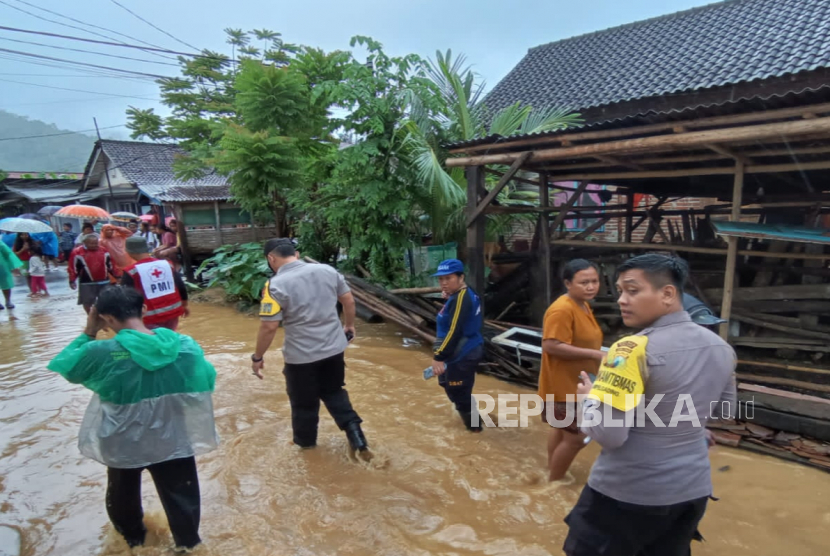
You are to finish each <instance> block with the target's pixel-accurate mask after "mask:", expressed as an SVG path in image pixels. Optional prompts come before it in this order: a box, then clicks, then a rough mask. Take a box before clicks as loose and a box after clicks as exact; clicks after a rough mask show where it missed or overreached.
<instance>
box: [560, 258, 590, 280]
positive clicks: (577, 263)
mask: <svg viewBox="0 0 830 556" xmlns="http://www.w3.org/2000/svg"><path fill="white" fill-rule="evenodd" d="M589 268H593V269H594V270H596V271H597V273H599V267H597V265H595V264H594V263H592V262H591V261H588V260H586V259H573V260H570V261H568V262H567V263H565V266H564V267H563V268H562V279H563V280H566V281H568V282H571V281H572V280H573V279H574V276H576V273H577V272H582V271H583V270H588V269H589Z"/></svg>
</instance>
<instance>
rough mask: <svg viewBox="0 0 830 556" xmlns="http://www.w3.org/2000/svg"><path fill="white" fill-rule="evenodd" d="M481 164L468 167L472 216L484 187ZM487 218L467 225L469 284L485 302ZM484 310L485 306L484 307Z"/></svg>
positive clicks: (469, 200) (480, 218) (468, 210)
mask: <svg viewBox="0 0 830 556" xmlns="http://www.w3.org/2000/svg"><path fill="white" fill-rule="evenodd" d="M482 170H483V168H482V167H481V166H471V167H469V168H467V214H468V215H470V216H472V215H473V214H474V213H475V211H476V209H477V208H478V192H479V188H482V187H484V172H483V171H482ZM485 224H486V222H485V218H483V217H479V218H476V219H474V221H473V225H472V226H468V227H467V266H468V268H469V269H470V276H469V282H468V283H469V285H470V286H472V288H473V290H474V291H475V292H476V293H477V294H478V295H479V297H480V298H481V301H482V304H483V303H484V226H485ZM482 312H484V308H483V307H482Z"/></svg>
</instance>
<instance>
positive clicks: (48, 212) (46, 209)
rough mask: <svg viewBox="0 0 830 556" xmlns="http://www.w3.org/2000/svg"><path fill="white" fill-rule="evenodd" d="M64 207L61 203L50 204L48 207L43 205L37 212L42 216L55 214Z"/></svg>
mask: <svg viewBox="0 0 830 556" xmlns="http://www.w3.org/2000/svg"><path fill="white" fill-rule="evenodd" d="M62 208H63V207H62V206H60V205H49V206H47V207H43V208H42V209H40V210H39V211H37V213H38V214H40V215H41V216H52V215H53V214H55V213H56V212H58V211H59V210H60V209H62Z"/></svg>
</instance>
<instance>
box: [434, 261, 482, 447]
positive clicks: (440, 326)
mask: <svg viewBox="0 0 830 556" xmlns="http://www.w3.org/2000/svg"><path fill="white" fill-rule="evenodd" d="M433 276H435V277H437V278H438V283H439V284H441V291H442V292H443V294H444V297H445V298H446V299H447V302H446V303H445V304H444V307H443V308H442V309H441V312H439V313H438V319H437V332H436V336H437V339H436V340H435V350H434V353H433V361H432V369H433V371H434V372H435V374H436V375H437V376H438V383H439V384H440V385H441V386H442V387H443V388H444V391H445V392H446V393H447V397H448V398H449V399H450V401H451V402H452V403H453V404H455V409H456V410H457V411H458V414H459V415H460V416H461V420H462V421H464V425H465V426H466V427H467V429H468V430H470V431H472V432H481V430H482V429H481V423H479V420H478V414H476V415H473V411H474V410H473V397H472V394H473V386H475V382H476V369H477V368H478V364H479V363H480V362H481V360H482V359H483V357H484V348H483V346H484V338H483V337H482V335H481V327H482V326H483V324H484V315H483V314H482V311H481V300H480V299H479V298H478V295H476V292H474V291H473V290H472V288H470V287H468V286H467V284H466V283H465V282H464V263H462V262H461V261H459V260H458V259H448V260H446V261H442V262H441V264H439V265H438V272H436V273H435V274H433ZM474 417H475V418H474Z"/></svg>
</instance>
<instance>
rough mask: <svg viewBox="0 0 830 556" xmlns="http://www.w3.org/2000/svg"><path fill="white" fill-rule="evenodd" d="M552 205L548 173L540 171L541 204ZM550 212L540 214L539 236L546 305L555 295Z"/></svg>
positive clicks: (543, 205)
mask: <svg viewBox="0 0 830 556" xmlns="http://www.w3.org/2000/svg"><path fill="white" fill-rule="evenodd" d="M549 205H550V188H549V187H548V175H547V173H545V172H540V173H539V206H541V207H547V206H549ZM548 216H550V213H549V212H543V213H541V214H540V215H539V218H540V219H541V228H540V231H541V233H542V236H541V237H540V238H539V239H540V241H539V249H540V250H541V255H542V256H541V258H540V263H541V265H542V272H543V274H542V276H543V280H542V284H543V287H544V288H545V295H544V297H543V299H544V300H545V307H548V306H550V304H551V302H552V298H551V296H552V295H553V292H552V290H553V277H552V276H551V261H550V237H551V236H550V227H549V222H548Z"/></svg>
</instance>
